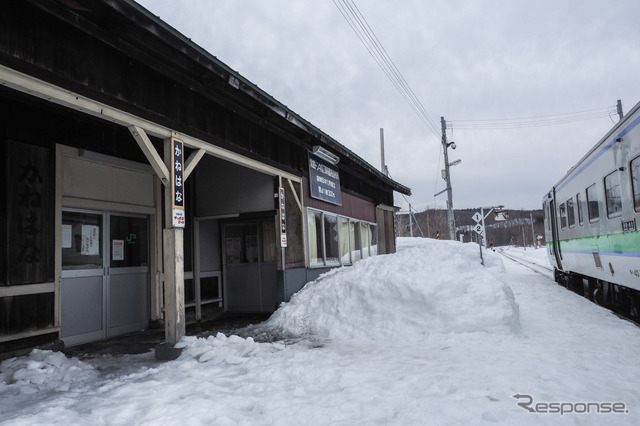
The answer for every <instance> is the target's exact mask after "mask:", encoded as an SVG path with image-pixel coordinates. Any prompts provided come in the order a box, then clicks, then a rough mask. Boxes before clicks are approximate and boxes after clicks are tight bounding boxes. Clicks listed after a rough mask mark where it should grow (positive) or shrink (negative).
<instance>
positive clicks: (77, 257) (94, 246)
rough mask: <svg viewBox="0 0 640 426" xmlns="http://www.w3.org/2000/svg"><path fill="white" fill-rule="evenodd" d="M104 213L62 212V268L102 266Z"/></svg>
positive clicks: (93, 267) (94, 267) (95, 267)
mask: <svg viewBox="0 0 640 426" xmlns="http://www.w3.org/2000/svg"><path fill="white" fill-rule="evenodd" d="M102 234H103V232H102V214H95V213H78V212H62V269H65V270H69V269H97V268H102V257H103V253H102V241H103V235H102Z"/></svg>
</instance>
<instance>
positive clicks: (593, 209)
mask: <svg viewBox="0 0 640 426" xmlns="http://www.w3.org/2000/svg"><path fill="white" fill-rule="evenodd" d="M587 212H588V214H589V222H595V221H597V220H599V219H600V211H599V210H598V192H597V191H596V184H595V183H594V184H593V185H591V186H590V187H588V188H587Z"/></svg>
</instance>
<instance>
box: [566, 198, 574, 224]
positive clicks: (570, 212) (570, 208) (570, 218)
mask: <svg viewBox="0 0 640 426" xmlns="http://www.w3.org/2000/svg"><path fill="white" fill-rule="evenodd" d="M567 225H568V227H569V228H570V229H571V228H575V227H576V211H575V204H574V202H573V197H569V199H568V200H567Z"/></svg>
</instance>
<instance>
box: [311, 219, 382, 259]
mask: <svg viewBox="0 0 640 426" xmlns="http://www.w3.org/2000/svg"><path fill="white" fill-rule="evenodd" d="M311 217H313V219H314V222H315V225H314V227H315V228H318V222H319V223H320V227H319V229H315V231H314V232H313V233H312V232H311V229H310V224H311V223H310V219H311ZM326 217H331V218H335V222H334V223H335V227H336V232H337V239H338V243H337V250H338V257H337V260H329V261H328V260H327V241H326V237H327V235H326V226H327V220H325V218H326ZM305 218H306V219H305V220H306V223H305V225H306V230H307V241H306V244H305V245H306V253H307V263H308V267H309V268H324V267H336V266H341V265H352V264H353V263H355V262H357V261H358V260H360V259H364V258H366V257H370V256H375V255H376V254H377V250H374V249H373V248H372V246H371V242H372V241H374V242H376V245H377V244H378V235H377V234H376V235H375V236H373V235H372V234H371V233H372V232H376V233H377V232H378V226H377V224H376V223H373V222H368V221H366V220H359V219H354V218H351V217H348V216H344V215H340V214H337V213H331V212H326V211H324V210H320V209H316V208H313V207H307V208H306V215H305ZM316 218H319V220H316ZM329 221H330V220H329ZM345 223H346V225H347V226H346V228H343V226H344V224H345ZM364 228H366V229H367V230H368V235H365V236H364V237H365V238H366V240H367V241H366V242H367V247H366V248H365V247H363V244H362V242H363V241H362V239H363V229H364ZM356 229H357V232H356ZM345 230H346V235H344V234H345ZM312 234H313V236H312ZM314 238H315V240H314ZM318 239H320V240H318ZM354 239H356V240H357V241H353V240H354ZM354 243H355V244H354ZM345 244H346V249H347V250H348V251H347V253H346V254H344V252H343V249H344V245H345ZM312 245H315V246H316V251H317V253H316V257H314V258H313V259H312V250H311V247H312ZM365 250H366V251H365ZM372 253H374V254H372Z"/></svg>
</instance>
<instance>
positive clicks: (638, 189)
mask: <svg viewBox="0 0 640 426" xmlns="http://www.w3.org/2000/svg"><path fill="white" fill-rule="evenodd" d="M554 207H555V208H554ZM543 208H544V209H545V234H546V241H547V251H548V254H549V260H550V262H551V264H552V265H554V266H555V267H556V268H557V269H558V270H559V271H562V272H564V273H570V274H574V273H575V274H580V275H582V276H586V277H592V278H595V279H597V280H601V281H606V282H609V283H614V284H618V285H621V286H625V287H628V288H632V289H634V290H639V291H640V231H639V230H638V224H639V223H640V104H638V105H636V106H635V107H634V108H633V110H632V111H631V112H630V113H629V114H628V115H627V116H625V117H624V119H623V120H621V121H620V122H619V123H618V124H617V125H616V126H615V127H614V128H613V129H612V131H610V132H609V134H608V135H607V136H606V137H605V138H603V139H602V140H601V141H600V142H599V143H598V144H597V145H596V146H595V147H594V149H592V150H591V151H590V152H589V153H588V154H587V155H586V156H585V157H583V159H582V160H581V161H580V162H579V163H578V164H577V165H576V166H575V167H573V168H572V169H571V170H570V171H569V173H568V174H567V175H566V176H565V177H564V178H563V179H562V180H561V181H560V182H558V184H557V185H556V186H555V187H554V188H553V190H552V191H550V192H549V193H548V194H547V195H546V196H545V198H544V200H543Z"/></svg>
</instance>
